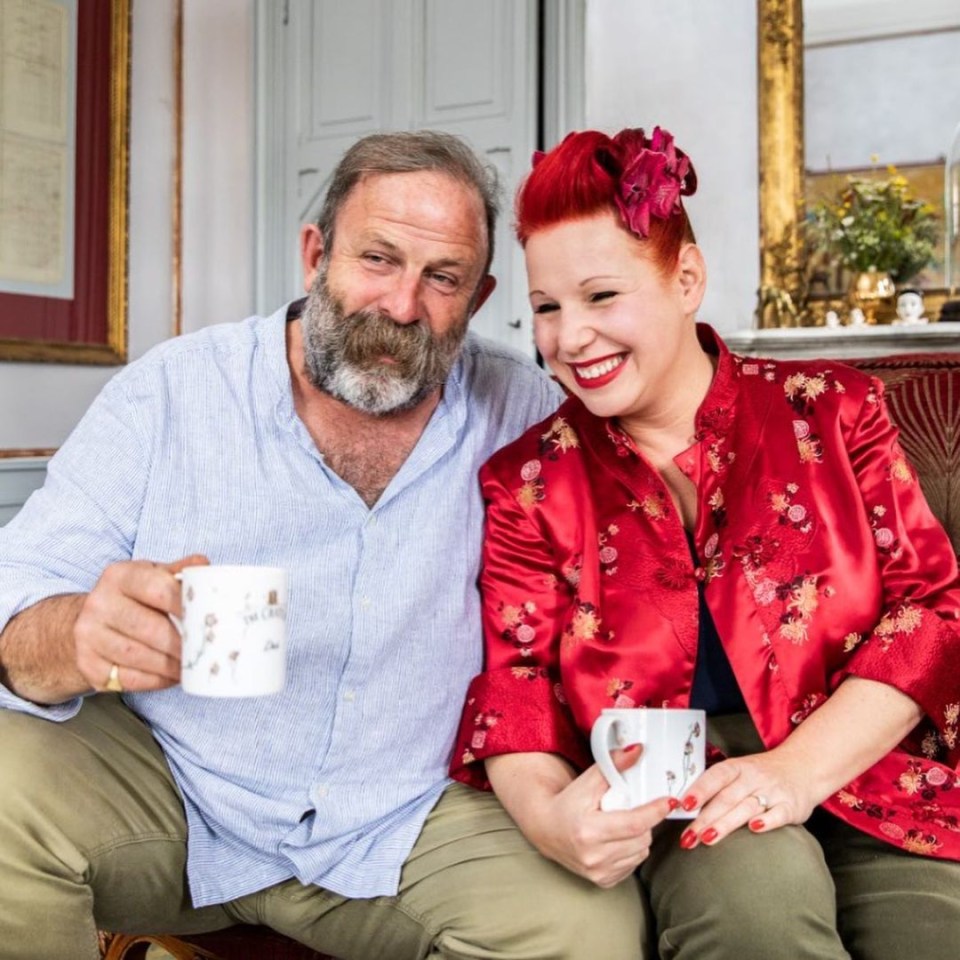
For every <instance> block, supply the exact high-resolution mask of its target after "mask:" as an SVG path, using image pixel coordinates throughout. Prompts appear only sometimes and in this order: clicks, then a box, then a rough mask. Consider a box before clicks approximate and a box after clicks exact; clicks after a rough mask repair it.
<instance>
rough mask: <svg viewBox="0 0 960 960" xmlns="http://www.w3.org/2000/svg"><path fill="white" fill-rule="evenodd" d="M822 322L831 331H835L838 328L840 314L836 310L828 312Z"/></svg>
mask: <svg viewBox="0 0 960 960" xmlns="http://www.w3.org/2000/svg"><path fill="white" fill-rule="evenodd" d="M823 321H824V323H826V325H827V326H828V327H829V328H830V329H831V330H837V329H839V327H840V314H839V313H837V311H836V310H828V311H827V312H826V315H825V316H824V318H823Z"/></svg>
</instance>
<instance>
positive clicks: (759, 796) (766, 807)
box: [753, 793, 770, 813]
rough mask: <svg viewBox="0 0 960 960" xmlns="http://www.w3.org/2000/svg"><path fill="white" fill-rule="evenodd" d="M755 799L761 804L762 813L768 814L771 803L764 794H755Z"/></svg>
mask: <svg viewBox="0 0 960 960" xmlns="http://www.w3.org/2000/svg"><path fill="white" fill-rule="evenodd" d="M753 799H754V800H756V801H757V803H759V804H760V812H761V813H766V812H767V811H768V810H769V809H770V801H769V800H768V799H767V798H766V797H765V796H764V795H763V794H762V793H755V794H753Z"/></svg>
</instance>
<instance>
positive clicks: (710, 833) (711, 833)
mask: <svg viewBox="0 0 960 960" xmlns="http://www.w3.org/2000/svg"><path fill="white" fill-rule="evenodd" d="M719 836H720V834H719V833H718V832H717V831H716V830H715V829H714V828H713V827H708V828H707V829H706V830H704V831H703V836H702V837H701V838H700V839H701V840H702V841H703V842H704V843H713V841H714V840H716V839H717V837H719Z"/></svg>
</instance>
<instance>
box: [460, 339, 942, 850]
mask: <svg viewBox="0 0 960 960" xmlns="http://www.w3.org/2000/svg"><path fill="white" fill-rule="evenodd" d="M698 332H699V335H700V338H701V343H702V345H703V347H704V349H705V350H707V351H708V352H709V353H712V354H716V355H718V364H717V371H716V375H715V377H714V380H713V383H712V385H711V387H710V391H709V393H708V394H707V396H706V398H705V399H704V401H703V403H702V404H701V406H700V409H699V410H698V412H697V417H696V428H697V433H696V438H695V441H694V443H693V445H692V446H691V447H690V448H689V449H687V450H685V451H684V452H683V453H681V454H680V455H679V456H678V457H676V459H675V462H676V463H677V465H678V466H679V467H680V469H681V470H683V472H684V473H685V474H686V475H687V476H688V477H690V479H691V480H692V481H693V482H694V483H695V484H696V487H697V491H698V515H697V522H696V530H695V531H694V539H695V543H696V549H697V555H698V556H699V558H700V562H699V565H698V566H694V564H693V562H692V561H691V555H690V550H689V547H688V544H687V541H686V538H685V536H684V532H683V528H682V525H681V520H680V517H679V514H678V513H677V510H676V508H675V507H674V505H673V502H672V500H671V498H670V495H669V493H668V492H667V489H666V487H665V486H664V484H663V482H662V480H661V479H660V476H659V474H658V473H657V472H656V470H654V469H653V468H652V467H651V466H650V465H649V464H648V463H647V462H646V461H645V460H644V458H643V456H642V455H641V454H640V453H639V452H638V450H637V448H636V447H635V446H634V444H633V443H632V442H631V440H630V439H629V437H628V436H627V435H626V434H625V433H623V432H622V431H620V430H619V429H618V427H617V426H616V424H615V423H614V422H611V421H607V420H602V419H599V418H597V417H594V416H593V415H591V414H590V413H589V412H588V411H587V410H586V409H585V408H584V407H583V405H582V404H581V403H580V402H579V401H578V400H576V399H570V400H568V401H567V402H566V403H565V404H564V405H563V406H562V407H561V408H560V409H559V410H558V411H557V413H556V414H555V415H554V416H552V417H550V418H548V419H547V420H544V421H543V423H541V424H539V425H537V426H535V427H533V428H531V429H530V430H528V431H527V433H526V434H524V435H523V436H522V437H520V438H519V439H518V440H517V441H515V442H514V443H512V444H511V445H510V446H508V447H506V448H504V449H503V450H501V451H499V452H498V453H497V454H495V455H494V456H493V457H492V458H491V460H490V461H489V462H488V463H487V465H486V466H485V467H484V468H483V471H482V473H481V482H482V485H483V493H484V497H485V499H486V502H487V535H486V545H485V553H484V565H483V572H482V576H481V584H482V588H483V593H484V618H485V636H486V648H487V649H486V656H487V660H486V671H485V672H484V673H482V674H481V675H480V676H478V677H476V678H475V679H474V681H473V683H472V684H471V687H470V690H469V692H468V695H467V703H466V707H465V710H464V715H463V721H462V724H461V728H460V732H459V734H458V738H457V742H456V745H455V748H454V759H453V763H452V766H451V775H452V776H453V777H454V778H455V779H458V780H462V781H463V782H465V783H469V784H472V785H474V786H477V787H481V788H489V784H488V782H487V780H486V776H485V773H484V768H483V763H482V761H483V759H484V758H485V757H489V756H495V755H497V754H502V753H512V752H520V751H542V752H548V753H556V754H560V755H561V756H563V757H565V758H566V759H567V760H569V761H570V762H571V763H572V764H573V765H574V766H575V767H577V768H584V767H586V766H588V765H589V764H590V763H591V762H592V761H591V758H590V752H589V745H588V733H589V730H590V727H591V726H592V724H593V721H594V720H595V719H596V717H597V715H598V714H599V712H600V710H601V709H602V708H604V707H613V706H617V707H621V706H625V707H632V706H643V705H647V706H672V707H685V706H687V705H688V704H689V697H690V689H691V684H692V682H693V675H694V664H695V660H696V656H697V641H698V613H697V610H698V607H697V602H698V598H697V581H703V582H704V594H705V599H706V602H707V605H708V606H709V609H710V611H711V613H712V615H713V618H714V621H715V623H716V627H717V631H718V633H719V635H720V638H721V642H722V643H723V646H724V648H725V650H726V652H727V655H728V657H729V659H730V663H731V666H732V667H733V671H734V673H735V675H736V677H737V681H738V683H739V685H740V688H741V690H742V692H743V696H744V699H745V701H746V703H747V705H748V707H749V710H750V713H751V715H752V717H753V720H754V722H755V724H756V726H757V729H758V731H759V732H760V735H761V737H762V738H763V740H764V743H765V744H766V745H767V747H768V748H770V747H774V746H776V745H777V744H778V743H780V742H782V741H783V740H784V739H785V738H786V737H787V736H789V734H790V732H791V731H792V730H793V729H794V728H795V727H796V726H797V725H798V724H800V723H803V721H804V719H805V718H806V717H808V716H809V715H810V714H811V712H812V711H814V710H816V709H817V707H818V706H820V704H822V703H823V702H824V701H825V700H826V699H827V697H828V696H829V695H830V693H831V692H832V691H833V690H835V689H836V688H837V686H838V684H839V683H840V682H841V681H842V680H843V679H844V678H845V677H847V676H848V675H856V676H859V677H865V678H869V679H873V680H878V681H881V682H883V683H888V684H891V685H892V686H894V687H896V688H898V689H899V690H902V691H903V692H904V693H906V694H907V695H909V696H910V697H912V698H913V699H914V700H916V701H917V702H918V703H919V704H920V705H921V706H922V708H923V710H924V712H925V714H926V717H925V719H924V720H923V721H922V722H921V724H920V725H919V726H918V727H917V729H916V730H915V731H914V732H913V733H912V734H911V735H910V736H909V737H908V738H907V739H906V740H905V741H904V742H903V743H902V744H901V745H900V746H899V747H898V748H897V749H895V750H893V751H892V752H891V753H889V754H888V755H887V756H886V757H884V758H883V759H882V760H880V761H879V762H878V763H877V764H875V765H874V766H873V767H871V768H870V769H869V770H867V771H866V772H865V773H864V774H862V775H861V776H859V777H857V778H856V779H855V780H854V781H852V782H851V783H850V784H849V785H848V786H846V787H845V788H844V789H842V790H840V791H838V792H837V793H835V794H833V795H832V796H831V797H829V798H828V799H827V800H826V801H825V802H824V804H823V806H824V807H825V808H826V809H827V810H829V811H830V812H831V813H833V814H835V815H836V816H838V817H840V818H841V819H843V820H845V821H846V822H848V823H850V824H851V825H853V826H854V827H858V828H859V829H861V830H863V831H865V832H866V833H869V834H871V835H873V836H876V837H879V838H882V839H885V840H887V841H889V842H891V843H893V844H895V845H898V846H900V847H903V848H904V849H906V850H909V851H912V852H914V853H921V854H927V855H931V856H937V857H945V858H950V859H960V777H958V769H957V764H958V760H960V743H958V722H960V583H958V576H957V562H956V557H955V556H954V553H953V550H952V548H951V545H950V542H949V540H948V539H947V536H946V534H945V533H944V531H943V529H942V527H941V526H940V524H939V523H938V522H937V520H936V519H935V518H934V517H933V515H932V514H931V512H930V509H929V507H928V506H927V503H926V501H925V500H924V497H923V494H922V493H921V491H920V487H919V484H918V482H917V479H916V475H915V473H914V471H913V468H912V467H911V466H910V464H909V463H908V462H907V461H906V459H905V457H904V454H903V451H902V450H901V447H900V444H899V441H898V439H897V430H896V428H895V427H894V426H893V424H892V422H891V420H890V418H889V416H888V414H887V411H886V407H885V403H884V399H883V386H882V384H881V383H880V382H879V381H878V380H875V379H871V378H869V377H867V376H865V375H863V374H861V373H859V372H857V371H855V370H852V369H851V368H849V367H846V366H844V365H843V364H842V363H839V362H836V361H826V360H822V361H773V360H758V359H749V358H744V357H738V356H735V355H733V354H731V353H730V352H729V351H728V350H727V348H726V346H725V345H724V344H723V342H722V341H721V340H720V339H719V338H718V337H717V336H716V335H715V334H714V333H713V331H712V330H710V328H708V327H703V326H701V327H700V328H699V330H698Z"/></svg>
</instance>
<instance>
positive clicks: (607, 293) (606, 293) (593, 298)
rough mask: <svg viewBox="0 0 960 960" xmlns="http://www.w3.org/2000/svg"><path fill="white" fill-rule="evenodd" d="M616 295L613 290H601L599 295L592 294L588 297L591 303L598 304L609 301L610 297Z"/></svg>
mask: <svg viewBox="0 0 960 960" xmlns="http://www.w3.org/2000/svg"><path fill="white" fill-rule="evenodd" d="M616 295H617V293H616V291H615V290H601V291H600V292H599V293H593V294H591V295H590V302H591V303H599V302H600V301H601V300H609V299H610V298H611V297H615V296H616Z"/></svg>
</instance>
